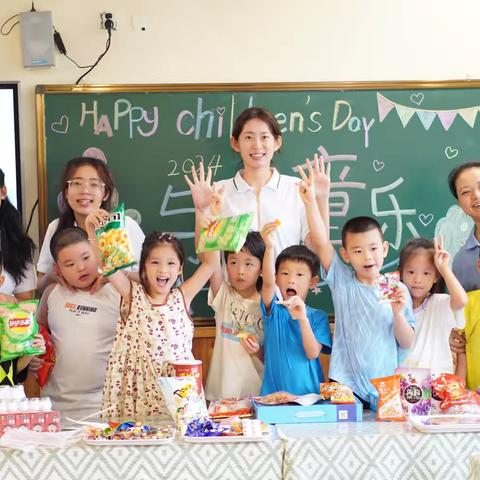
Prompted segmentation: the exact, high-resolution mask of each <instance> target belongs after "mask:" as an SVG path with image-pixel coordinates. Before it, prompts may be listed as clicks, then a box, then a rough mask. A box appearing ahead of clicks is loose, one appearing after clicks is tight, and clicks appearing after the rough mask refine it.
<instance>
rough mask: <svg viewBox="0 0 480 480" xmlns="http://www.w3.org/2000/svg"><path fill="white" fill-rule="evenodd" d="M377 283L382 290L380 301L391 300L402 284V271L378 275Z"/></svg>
mask: <svg viewBox="0 0 480 480" xmlns="http://www.w3.org/2000/svg"><path fill="white" fill-rule="evenodd" d="M375 285H376V286H377V287H378V288H379V290H380V300H379V301H380V302H390V301H391V298H392V295H393V293H394V292H395V290H396V289H397V288H398V287H399V286H400V273H399V272H390V273H385V274H383V275H380V276H378V277H377V278H376V279H375Z"/></svg>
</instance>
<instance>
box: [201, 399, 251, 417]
mask: <svg viewBox="0 0 480 480" xmlns="http://www.w3.org/2000/svg"><path fill="white" fill-rule="evenodd" d="M208 414H209V415H210V417H211V418H226V417H234V416H237V417H249V416H251V415H252V402H251V400H250V399H249V398H223V399H221V400H212V401H211V402H210V405H209V406H208Z"/></svg>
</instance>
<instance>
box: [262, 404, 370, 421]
mask: <svg viewBox="0 0 480 480" xmlns="http://www.w3.org/2000/svg"><path fill="white" fill-rule="evenodd" d="M253 408H254V409H255V416H256V418H258V419H260V420H262V421H263V422H265V423H327V422H361V421H362V420H363V405H362V403H361V402H360V401H359V400H358V399H355V403H351V404H342V405H340V404H333V403H330V401H328V400H320V401H319V402H317V403H315V404H314V405H310V406H308V407H304V406H302V405H298V404H296V403H287V404H282V405H263V404H261V403H258V402H256V401H255V400H254V401H253Z"/></svg>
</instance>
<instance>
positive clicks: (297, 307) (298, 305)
mask: <svg viewBox="0 0 480 480" xmlns="http://www.w3.org/2000/svg"><path fill="white" fill-rule="evenodd" d="M277 303H278V304H279V305H284V306H285V307H287V310H288V313H289V314H290V315H291V317H292V318H293V319H294V320H305V319H306V318H307V310H306V308H305V302H304V301H303V300H302V299H301V298H300V297H299V296H298V295H295V296H293V297H289V298H288V299H287V300H278V301H277Z"/></svg>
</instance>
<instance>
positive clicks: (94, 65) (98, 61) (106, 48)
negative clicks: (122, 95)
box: [75, 20, 113, 85]
mask: <svg viewBox="0 0 480 480" xmlns="http://www.w3.org/2000/svg"><path fill="white" fill-rule="evenodd" d="M108 22H110V23H109V24H108ZM107 24H108V25H107ZM105 28H106V29H107V31H108V39H107V42H106V44H105V51H104V52H103V53H102V54H101V55H100V56H99V57H98V58H97V61H96V62H95V63H94V64H93V65H92V66H91V67H90V69H89V70H87V71H86V72H85V73H84V74H83V75H82V76H80V77H79V78H78V80H77V81H76V82H75V85H78V83H79V82H80V80H82V79H83V78H84V77H86V76H87V75H88V74H89V73H90V72H91V71H92V70H93V69H94V68H95V67H96V66H97V65H98V64H99V63H100V61H101V60H102V58H103V57H104V56H105V54H106V53H107V52H108V50H109V48H110V43H111V39H112V28H113V22H112V21H111V20H107V21H105Z"/></svg>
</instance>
